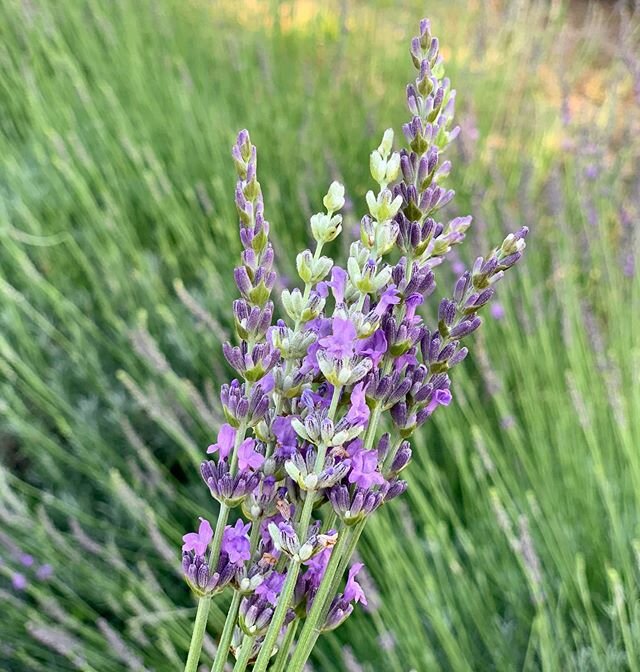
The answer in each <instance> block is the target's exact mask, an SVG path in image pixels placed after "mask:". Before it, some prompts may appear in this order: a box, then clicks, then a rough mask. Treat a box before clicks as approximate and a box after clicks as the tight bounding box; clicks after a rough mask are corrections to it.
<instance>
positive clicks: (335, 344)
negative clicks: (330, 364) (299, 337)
mask: <svg viewBox="0 0 640 672" xmlns="http://www.w3.org/2000/svg"><path fill="white" fill-rule="evenodd" d="M356 335H357V334H356V328H355V326H354V324H353V322H351V320H348V319H344V318H342V317H334V318H333V320H332V322H331V336H325V337H324V338H321V339H320V341H319V343H320V345H321V346H322V348H324V351H325V352H326V353H328V354H330V355H333V356H334V357H351V355H353V352H354V347H355V341H356Z"/></svg>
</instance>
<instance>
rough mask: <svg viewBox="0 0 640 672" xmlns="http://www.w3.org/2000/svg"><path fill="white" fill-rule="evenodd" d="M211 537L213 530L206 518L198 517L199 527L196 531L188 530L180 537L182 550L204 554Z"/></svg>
mask: <svg viewBox="0 0 640 672" xmlns="http://www.w3.org/2000/svg"><path fill="white" fill-rule="evenodd" d="M212 539H213V530H212V529H211V525H210V524H209V521H208V520H205V519H204V518H200V527H199V528H198V531H197V532H189V533H188V534H185V535H184V536H183V537H182V541H184V544H182V550H183V551H193V552H194V553H195V554H196V555H204V554H205V553H206V552H207V548H208V546H209V544H210V543H211V540H212Z"/></svg>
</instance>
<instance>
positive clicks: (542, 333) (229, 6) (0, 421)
mask: <svg viewBox="0 0 640 672" xmlns="http://www.w3.org/2000/svg"><path fill="white" fill-rule="evenodd" d="M424 15H427V16H429V17H430V18H431V20H432V25H433V30H434V32H435V34H436V35H438V37H439V38H440V42H441V45H442V51H443V53H444V56H445V59H446V65H447V72H448V75H449V77H450V78H451V80H452V82H453V85H454V87H455V88H456V89H457V90H458V114H457V120H458V123H459V124H460V125H461V127H462V132H461V135H460V137H459V139H458V140H457V141H456V143H455V146H454V147H453V150H452V152H451V153H450V155H449V158H450V159H451V161H452V162H453V164H454V165H453V171H452V174H451V177H450V178H449V183H448V184H449V186H451V187H453V188H454V189H455V190H456V192H457V197H456V199H455V200H454V202H453V204H452V205H450V206H449V214H451V215H454V214H461V215H464V214H467V213H471V214H473V215H474V224H473V227H472V230H471V231H470V235H469V236H468V242H467V244H466V245H465V246H463V248H464V250H463V252H462V253H461V256H459V257H455V258H453V259H452V263H451V264H450V265H449V266H447V267H446V268H445V269H444V270H443V271H442V272H441V274H440V283H439V287H440V289H439V290H438V291H441V292H442V293H446V292H447V289H448V288H449V287H450V281H451V280H452V278H453V275H454V273H459V272H460V270H461V269H462V268H463V267H464V266H466V265H467V264H469V262H470V261H473V259H474V258H475V257H476V256H477V255H478V254H481V253H485V252H486V251H488V249H490V247H492V246H493V245H494V244H496V243H497V242H498V241H500V240H501V239H502V236H503V235H504V234H505V232H507V231H511V230H515V229H517V228H518V227H520V226H523V225H526V226H528V227H530V229H531V234H530V238H529V241H528V242H529V247H528V251H527V257H526V259H525V261H524V263H523V264H522V265H521V266H520V267H519V268H518V270H517V272H514V273H512V274H510V275H511V277H510V278H509V279H508V280H507V281H506V282H505V283H504V285H503V286H501V287H500V289H499V294H498V300H499V304H498V305H495V306H494V307H493V308H492V311H491V313H490V314H488V315H487V318H486V321H485V326H484V328H483V329H482V330H481V332H480V333H479V334H478V335H477V336H475V337H474V340H473V343H471V344H470V347H471V349H472V352H471V356H470V357H469V358H468V359H467V361H466V362H465V364H464V366H461V367H460V368H458V369H456V371H455V376H454V386H457V387H456V388H455V389H456V391H455V394H454V397H455V400H456V403H455V405H452V406H451V407H450V408H449V409H448V410H447V411H446V412H441V413H439V414H438V415H437V418H436V419H435V421H434V422H432V423H429V425H428V431H424V432H423V433H422V434H420V435H419V436H417V438H416V441H415V451H414V463H413V465H412V468H411V469H410V470H409V471H410V474H409V480H410V488H409V491H408V493H407V495H406V496H404V497H403V498H402V500H397V501H395V502H394V503H393V505H392V506H389V507H385V508H384V509H383V510H382V511H380V512H379V513H378V514H376V516H375V517H374V518H373V520H372V523H371V524H370V525H369V527H368V529H367V532H366V534H365V537H364V540H363V542H362V548H361V556H362V559H363V560H364V561H365V562H366V564H367V568H368V578H367V584H370V585H369V586H368V588H369V590H370V591H371V593H372V594H373V598H370V603H369V608H368V610H367V611H363V612H360V613H358V614H356V615H355V616H353V617H352V618H351V619H350V620H349V622H348V623H347V624H346V625H345V626H344V627H343V628H341V629H340V630H338V631H337V632H335V633H332V634H331V635H329V636H326V637H324V638H323V639H322V640H321V644H320V646H319V647H318V650H317V651H316V653H315V655H314V657H313V661H312V664H313V669H315V670H322V671H325V672H329V671H333V670H338V671H348V672H358V671H365V672H375V671H378V670H391V671H393V672H408V671H409V670H416V671H418V672H423V671H431V670H454V671H456V672H463V671H472V670H481V671H485V670H487V671H488V670H499V671H502V670H504V671H507V670H545V671H547V670H549V671H555V670H558V671H573V670H576V671H577V670H579V671H591V670H593V671H594V672H596V671H597V672H601V671H609V670H611V671H614V670H616V671H617V670H620V671H623V670H624V671H626V670H630V671H635V670H640V601H639V600H640V590H639V585H638V581H639V579H640V383H639V381H640V338H639V336H638V334H639V333H640V316H639V313H640V279H639V273H640V269H639V268H638V264H639V263H640V257H639V256H638V255H639V253H640V233H639V230H638V221H639V219H638V218H639V215H640V107H639V105H640V7H639V6H638V5H637V3H634V2H609V3H605V2H601V3H596V2H594V3H588V2H544V1H542V0H539V1H531V2H525V1H524V0H514V1H512V2H507V1H504V2H500V1H498V0H494V1H489V0H487V1H483V0H469V1H468V2H461V1H457V0H447V1H444V0H432V1H431V2H424V1H421V2H418V1H415V0H401V1H398V0H375V1H370V2H364V1H362V2H358V1H356V0H343V1H342V2H340V1H338V0H323V1H322V2H320V0H316V1H315V2H313V1H310V0H298V1H296V0H290V1H287V2H285V1H281V2H277V1H275V0H274V1H258V0H241V1H235V2H231V1H230V2H226V1H216V0H108V1H106V0H0V604H2V616H0V669H2V670H7V671H11V672H14V671H16V672H22V671H25V670H28V671H31V670H33V671H38V670H47V672H54V671H63V670H82V671H84V672H119V671H124V670H133V671H142V670H148V671H153V670H156V671H158V672H161V671H168V670H180V669H182V665H183V660H184V658H185V653H186V649H187V648H188V644H189V638H190V632H191V627H192V622H193V618H194V614H195V607H194V601H193V598H192V597H191V596H190V594H189V591H188V589H187V587H186V586H185V584H184V583H183V581H182V579H181V576H180V562H179V561H180V553H179V547H180V539H181V535H182V534H183V533H184V531H185V530H187V529H191V528H192V527H193V524H194V521H195V519H196V517H197V516H198V515H202V514H203V512H209V517H212V516H214V515H215V503H214V502H213V500H212V499H211V498H210V497H209V495H208V492H207V489H206V488H205V487H203V485H202V484H201V482H200V479H199V472H198V468H197V465H198V464H199V462H200V460H201V458H202V456H203V452H204V447H206V446H207V445H208V444H209V443H211V442H212V439H213V438H214V436H215V433H216V431H217V427H218V424H219V422H220V417H221V411H220V406H219V402H218V399H217V391H218V388H219V386H220V384H221V383H222V382H223V381H225V380H226V379H227V378H228V376H229V370H228V369H227V365H226V364H225V362H224V360H223V357H222V352H221V341H222V340H223V339H226V338H227V337H228V334H229V330H230V327H231V320H230V305H231V301H232V299H233V298H234V297H235V295H236V290H235V287H234V286H233V280H232V274H231V270H232V268H233V266H234V264H235V260H236V257H237V255H238V254H239V242H238V240H237V223H236V222H237V218H236V214H235V210H234V205H233V188H234V180H235V177H234V170H233V166H232V163H231V160H230V156H229V152H230V146H231V144H232V142H233V139H234V137H235V133H236V132H237V130H238V129H240V128H243V127H247V128H249V129H250V131H251V137H252V140H253V141H254V142H255V144H256V145H257V146H258V148H259V158H260V165H259V173H260V180H261V183H262V186H263V190H264V192H265V200H266V214H267V217H268V219H269V220H270V221H271V224H272V232H273V236H274V239H275V240H274V244H275V248H276V255H277V265H278V267H279V270H280V272H281V273H282V274H283V275H284V276H287V275H291V276H293V274H292V270H293V268H292V266H293V264H292V262H293V259H294V257H295V253H296V252H297V251H298V250H299V249H301V248H302V247H303V246H306V245H307V244H308V240H309V231H308V225H307V221H308V217H309V216H310V215H311V214H312V213H313V212H316V211H317V210H318V209H320V208H321V198H322V195H323V194H324V193H325V191H326V188H327V186H328V184H329V182H330V181H331V180H332V179H339V180H341V181H344V182H345V184H346V185H347V193H348V196H349V199H350V208H349V220H350V223H351V224H352V225H353V226H356V224H357V222H358V220H359V218H360V216H361V215H362V214H363V213H364V198H363V197H364V193H365V192H366V190H367V189H369V188H370V177H369V160H368V157H369V153H370V151H371V150H372V149H373V148H375V147H376V146H377V145H378V143H379V141H380V137H381V134H382V131H383V130H384V129H385V128H387V127H388V126H393V127H394V128H395V129H396V131H397V132H398V133H399V131H400V126H401V124H402V123H403V122H404V121H405V120H406V118H407V114H408V113H407V111H406V109H405V103H404V86H405V84H406V82H407V81H408V79H409V78H410V77H412V76H413V69H412V66H411V63H410V60H409V56H408V43H409V39H410V37H411V36H412V35H414V34H416V32H417V26H418V21H419V19H420V18H422V17H423V16H424ZM346 229H347V230H349V229H351V226H347V227H346ZM344 238H345V244H346V243H347V241H348V238H349V234H348V233H347V235H345V236H344ZM431 305H432V308H430V309H428V312H429V311H430V312H429V314H432V312H433V306H434V305H437V301H436V300H435V298H434V301H433V302H432V304H431ZM225 607H226V605H225V603H224V598H223V599H222V600H216V601H214V606H213V609H212V618H211V622H210V628H209V636H208V638H207V641H206V643H205V653H204V655H203V661H202V662H203V669H204V670H208V669H209V666H210V663H211V659H212V652H213V651H214V650H215V641H216V637H217V634H218V633H219V630H220V629H221V625H222V621H223V616H224V609H225Z"/></svg>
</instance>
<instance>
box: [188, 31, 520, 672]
mask: <svg viewBox="0 0 640 672" xmlns="http://www.w3.org/2000/svg"><path fill="white" fill-rule="evenodd" d="M411 58H412V60H413V64H414V66H415V68H416V70H417V71H418V74H417V77H416V79H415V82H414V83H412V84H409V86H408V87H407V103H408V107H409V111H410V114H411V120H410V121H409V122H408V123H407V124H405V125H404V127H403V132H404V135H405V138H406V140H407V143H408V146H407V147H406V148H403V149H401V150H400V151H399V152H393V150H392V147H393V138H394V135H393V131H392V130H391V129H388V130H387V131H385V133H384V136H383V138H382V142H381V143H380V145H379V147H378V148H377V149H376V150H375V151H373V152H372V154H371V158H370V169H371V175H372V177H373V179H374V181H375V182H376V184H377V188H376V191H369V192H368V193H367V195H366V203H367V206H368V210H369V212H368V214H366V215H365V216H364V217H363V218H362V220H361V224H360V239H359V240H357V241H355V242H353V243H352V244H351V246H350V249H349V257H348V259H347V263H346V265H345V267H344V268H342V267H341V266H339V265H337V264H336V263H335V262H334V260H333V259H332V258H331V257H329V256H326V255H323V251H324V250H325V246H327V245H328V244H329V243H331V242H332V241H333V240H335V239H336V238H337V237H338V236H339V235H340V233H341V230H342V217H341V215H340V214H339V211H340V210H341V209H342V207H343V206H344V203H345V189H344V187H343V186H342V185H341V184H339V183H338V182H333V183H332V184H331V186H330V187H329V190H328V192H327V194H326V195H325V197H324V199H323V205H324V211H322V212H319V213H317V214H315V215H313V216H312V217H311V220H310V225H311V233H312V235H313V238H314V240H315V249H314V250H313V251H312V250H304V251H303V252H301V253H300V254H299V255H298V256H297V259H296V266H297V270H298V274H299V276H300V279H301V281H302V283H303V287H302V289H298V288H296V289H293V290H291V291H289V290H284V291H283V292H282V305H283V307H284V311H285V313H286V315H287V317H288V319H279V320H277V321H276V322H275V324H274V323H273V314H274V304H273V301H272V300H271V298H270V297H271V292H272V289H273V287H274V284H275V281H276V273H275V271H274V270H273V260H274V252H273V247H272V245H271V243H270V242H269V223H268V221H267V220H266V219H265V214H264V203H263V197H262V191H261V188H260V183H259V181H258V179H257V155H256V148H255V147H254V146H253V145H252V144H251V141H250V138H249V134H248V132H247V131H241V132H240V134H239V135H238V138H237V141H236V144H235V145H234V147H233V159H234V162H235V166H236V171H237V174H238V182H237V186H236V192H235V201H236V206H237V211H238V215H239V219H240V240H241V242H242V246H243V251H242V255H241V264H240V265H239V266H238V267H237V268H236V270H235V281H236V285H237V287H238V289H239V292H240V295H241V298H240V299H238V300H237V301H235V302H234V305H233V315H234V322H235V329H236V333H237V335H238V338H239V341H240V342H239V345H237V346H232V345H231V344H230V343H225V344H224V346H223V350H224V355H225V357H226V359H227V361H228V362H229V364H230V365H231V366H232V367H233V368H234V369H235V370H236V372H237V374H238V378H236V379H234V380H233V381H231V382H230V383H229V384H225V385H223V386H222V390H221V395H220V396H221V401H222V406H223V409H224V414H225V420H226V422H225V424H223V425H222V426H221V427H220V430H219V433H218V437H217V442H216V443H215V444H213V445H211V446H210V447H209V448H208V450H207V452H208V453H209V454H211V455H212V459H209V460H206V461H204V462H203V463H202V465H201V473H202V477H203V479H204V481H205V483H206V484H207V486H208V488H209V490H210V492H211V495H212V496H213V497H214V498H215V499H216V500H217V501H218V502H219V505H220V509H219V514H218V519H217V523H216V525H215V529H213V528H212V526H211V524H210V523H209V522H208V521H207V520H206V519H204V518H201V519H200V520H201V522H200V525H199V528H198V531H197V532H191V533H189V534H186V535H185V536H184V538H183V540H184V544H183V547H182V551H183V569H184V573H185V576H186V578H187V582H188V583H189V585H190V587H191V588H192V590H193V591H194V592H195V593H196V595H197V596H198V597H199V603H198V610H197V616H196V622H195V626H194V631H193V636H192V641H191V646H190V650H189V655H188V659H187V663H186V668H185V670H186V672H194V670H196V668H197V665H198V661H199V657H200V650H201V648H202V642H203V637H204V633H205V630H206V624H207V617H208V612H209V608H210V603H211V598H212V597H214V596H215V595H217V594H219V593H221V592H222V591H224V590H226V589H227V588H229V590H230V591H231V592H232V594H233V597H232V600H231V603H230V606H229V609H228V613H227V618H226V622H225V626H224V629H223V632H222V635H221V638H220V642H219V645H218V649H217V655H216V657H215V660H214V663H213V667H212V672H222V670H223V669H224V667H225V664H226V662H227V658H228V655H229V652H231V653H232V654H233V655H234V657H235V660H236V662H235V666H234V668H233V669H234V670H235V671H236V672H242V671H243V670H246V669H247V667H248V666H249V665H252V666H253V670H254V672H265V671H266V670H267V668H268V667H269V666H271V667H270V669H271V670H272V671H273V672H282V670H285V669H286V670H290V671H292V672H300V670H302V668H303V666H304V665H305V662H306V661H307V659H308V657H309V655H310V653H311V651H312V649H313V646H314V644H315V642H316V640H317V638H318V636H319V635H320V634H321V633H323V632H327V631H331V630H333V629H335V628H337V627H338V626H340V625H341V624H342V623H343V622H344V621H345V620H346V619H347V618H348V616H349V615H350V614H351V613H352V611H353V609H354V606H355V605H356V604H357V603H362V604H366V600H367V598H366V596H365V594H364V591H363V590H362V587H361V586H360V585H359V583H358V580H357V575H358V572H359V571H360V570H361V569H362V564H361V563H355V564H352V565H351V566H350V562H351V558H352V555H353V553H354V550H355V548H356V546H357V543H358V540H359V538H360V535H361V533H362V531H363V529H364V527H365V525H366V523H367V520H368V518H369V517H370V516H371V515H372V514H373V513H374V512H375V511H376V509H378V508H379V507H381V506H382V505H384V504H386V503H387V502H389V501H390V500H392V499H394V498H395V497H397V496H399V495H401V494H402V493H403V492H404V491H405V489H406V487H407V485H406V482H405V481H403V480H402V479H401V478H400V475H401V472H402V471H403V470H404V469H405V468H406V467H407V465H408V464H409V462H410V460H411V446H410V443H409V441H408V439H409V438H410V437H411V435H412V434H413V432H414V431H415V430H416V429H417V428H419V427H420V426H422V425H423V424H425V423H426V422H427V421H428V420H429V419H430V418H431V416H432V415H433V414H434V413H435V412H436V410H437V409H438V408H439V407H440V406H448V405H449V404H450V403H451V400H452V395H451V391H450V371H451V370H452V369H453V368H454V367H455V366H456V365H457V364H459V363H460V362H461V361H462V360H463V359H464V358H465V357H466V355H467V348H466V347H463V346H462V344H461V341H462V340H463V339H464V338H466V337H468V336H469V335H470V334H472V333H473V332H474V331H475V330H476V329H478V327H479V326H480V324H481V319H480V317H479V315H478V313H479V311H480V310H481V309H482V308H483V307H484V306H485V305H486V304H487V303H488V302H489V301H490V300H491V298H492V297H493V295H494V293H495V288H494V286H495V284H496V283H497V282H498V281H499V280H501V279H502V277H503V276H504V273H505V271H506V270H507V269H509V268H511V267H512V266H513V265H514V264H516V263H517V262H518V261H519V259H520V258H521V257H522V254H523V250H524V248H525V238H526V235H527V229H526V228H523V229H521V230H519V231H518V232H516V233H514V234H510V235H508V236H507V237H506V238H505V239H504V241H503V242H502V244H501V245H499V246H498V247H496V248H495V249H494V250H493V251H491V252H490V254H488V255H487V256H486V257H480V258H478V259H477V260H476V262H475V263H474V265H473V267H472V269H471V270H470V271H467V272H465V273H464V274H463V275H462V276H461V277H460V278H459V279H458V280H457V282H456V283H455V286H454V288H453V293H452V295H451V298H444V299H443V300H442V301H441V302H440V303H439V306H438V310H437V323H435V324H432V325H428V324H427V323H426V322H425V321H424V319H423V317H422V315H421V314H420V312H419V311H420V308H421V306H422V305H423V303H424V301H425V299H426V298H427V297H429V296H430V295H431V294H432V293H433V292H434V290H435V287H436V280H435V275H434V269H435V268H436V267H437V266H438V265H440V264H441V263H442V262H443V260H444V259H445V258H446V256H447V254H448V253H449V252H450V250H451V249H452V248H453V247H454V246H456V245H458V244H460V243H461V242H462V241H463V240H464V237H465V232H466V230H467V229H468V227H469V225H470V223H471V217H456V218H454V219H452V220H450V221H448V222H447V223H446V224H445V223H442V222H440V221H438V216H439V212H440V211H441V210H442V208H443V207H444V206H445V205H446V204H448V203H449V202H450V201H451V200H452V198H453V196H454V192H453V191H452V190H450V189H446V188H445V187H443V186H441V184H440V182H441V181H442V180H443V179H444V178H446V176H447V175H448V173H449V171H450V169H451V164H450V162H449V161H445V160H442V154H443V153H444V151H445V150H446V148H447V146H448V145H449V144H450V143H451V141H452V140H453V139H454V138H455V137H456V135H457V134H458V128H457V127H454V126H453V116H454V101H455V91H454V90H453V89H451V86H450V82H449V80H448V79H447V78H445V77H444V67H443V61H442V58H441V56H440V54H439V45H438V40H437V38H435V37H433V36H432V35H431V28H430V24H429V21H427V20H423V21H422V22H421V23H420V34H419V35H418V36H417V37H415V38H414V39H413V40H412V42H411ZM232 510H235V511H240V516H238V517H237V519H236V520H235V522H234V524H230V523H229V518H230V514H231V511H232ZM345 575H346V580H345ZM343 580H344V584H343Z"/></svg>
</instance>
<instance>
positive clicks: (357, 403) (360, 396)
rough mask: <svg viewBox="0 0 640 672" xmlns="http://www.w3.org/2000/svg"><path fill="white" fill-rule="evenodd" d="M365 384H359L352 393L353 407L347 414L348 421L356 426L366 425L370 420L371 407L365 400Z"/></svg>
mask: <svg viewBox="0 0 640 672" xmlns="http://www.w3.org/2000/svg"><path fill="white" fill-rule="evenodd" d="M365 387H366V386H365V384H364V383H358V384H357V385H355V386H354V388H353V390H352V391H351V397H350V402H351V407H350V408H349V411H348V412H347V416H346V417H347V420H348V421H349V422H350V423H352V424H354V425H364V424H365V423H366V422H367V420H368V419H369V413H370V411H369V407H368V406H367V401H366V398H365Z"/></svg>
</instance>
